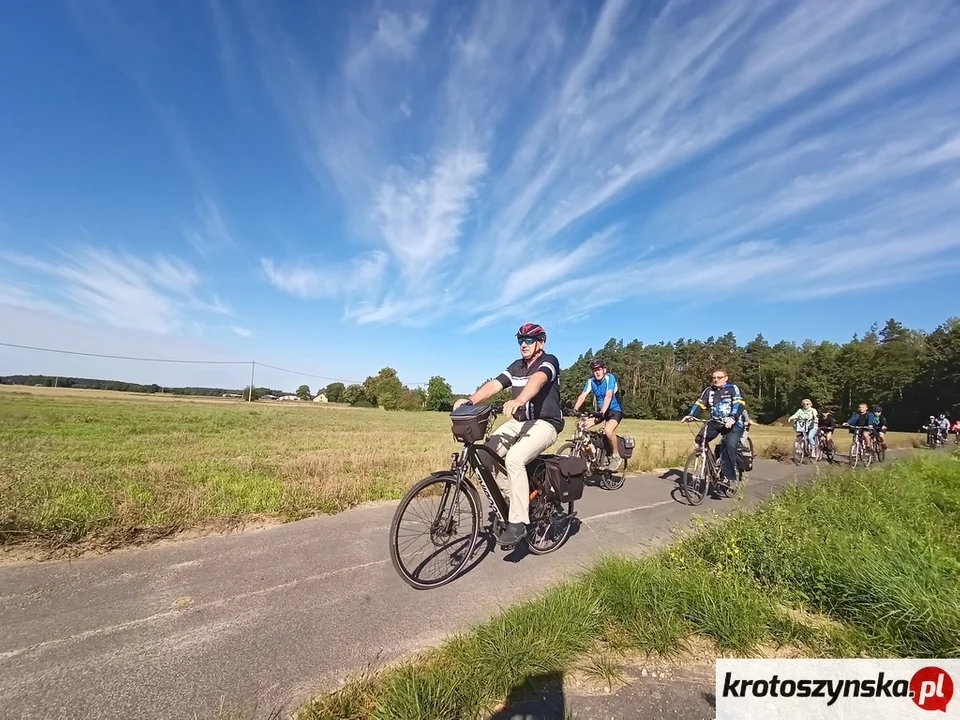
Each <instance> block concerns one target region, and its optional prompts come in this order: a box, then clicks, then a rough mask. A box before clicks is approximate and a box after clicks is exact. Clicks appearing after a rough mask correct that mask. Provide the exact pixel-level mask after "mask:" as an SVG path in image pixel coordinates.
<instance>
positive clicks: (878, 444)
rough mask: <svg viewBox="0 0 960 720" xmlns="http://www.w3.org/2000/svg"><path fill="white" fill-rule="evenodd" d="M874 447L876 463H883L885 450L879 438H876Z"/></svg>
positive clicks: (885, 455)
mask: <svg viewBox="0 0 960 720" xmlns="http://www.w3.org/2000/svg"><path fill="white" fill-rule="evenodd" d="M875 447H876V455H877V462H883V459H884V458H885V457H887V448H885V447H884V446H883V443H882V442H881V441H880V438H877V440H876V444H875Z"/></svg>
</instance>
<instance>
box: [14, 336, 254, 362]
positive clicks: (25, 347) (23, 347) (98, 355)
mask: <svg viewBox="0 0 960 720" xmlns="http://www.w3.org/2000/svg"><path fill="white" fill-rule="evenodd" d="M0 345H2V346H4V347H12V348H20V349H21V350H40V351H41V352H52V353H60V354H63V355H83V356H85V357H96V358H109V359H111V360H141V361H143V362H165V363H192V364H198V365H249V364H250V362H251V361H250V360H173V359H170V358H144V357H130V356H127V355H103V354H101V353H85V352H78V351H76V350H57V349H55V348H42V347H34V346H32V345H16V344H14V343H6V342H0Z"/></svg>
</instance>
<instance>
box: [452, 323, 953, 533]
mask: <svg viewBox="0 0 960 720" xmlns="http://www.w3.org/2000/svg"><path fill="white" fill-rule="evenodd" d="M516 337H517V342H518V344H519V345H520V358H519V359H517V360H514V361H513V362H512V363H511V364H510V365H509V366H507V368H506V370H504V371H503V372H501V373H500V374H499V375H497V377H495V378H494V379H492V380H488V381H487V382H486V383H484V384H483V385H481V386H480V387H479V388H477V390H476V391H475V392H474V393H473V394H471V395H470V396H469V397H467V398H462V399H460V400H457V402H456V403H455V404H454V406H453V409H454V411H456V410H457V409H458V408H459V407H461V406H462V405H465V404H471V405H472V404H477V403H482V402H484V401H485V400H488V399H489V398H491V397H493V396H494V395H496V394H497V393H498V392H500V391H501V390H504V389H506V388H510V391H511V398H510V400H508V401H506V402H505V403H504V404H503V413H504V415H506V416H507V417H509V418H510V419H509V420H508V421H507V422H505V423H503V424H502V425H501V426H500V427H499V428H497V430H496V432H494V433H491V435H490V437H489V438H488V440H487V446H488V447H489V448H490V449H491V450H493V451H494V452H496V453H497V454H498V455H499V456H500V457H501V458H503V460H504V466H505V468H506V479H505V481H504V479H502V478H501V476H500V474H499V473H497V474H496V477H497V483H498V484H499V485H500V487H501V489H502V490H503V491H504V496H505V497H506V498H507V499H508V501H509V506H510V511H509V517H508V522H507V523H506V524H505V526H504V528H503V531H502V532H501V534H500V536H499V537H498V538H497V541H498V542H499V543H500V544H501V545H514V544H516V543H517V542H519V541H520V540H521V539H522V538H523V537H524V536H525V534H526V526H527V525H528V524H529V522H530V519H529V502H530V499H529V486H528V479H527V474H526V466H527V463H529V462H530V461H531V460H533V459H534V458H536V457H537V455H539V454H540V453H542V452H544V451H545V450H546V449H547V448H549V447H550V446H551V445H553V443H554V442H556V439H557V437H558V435H559V433H560V432H561V431H562V430H563V426H564V418H563V410H562V407H561V403H560V362H559V361H558V360H557V358H556V357H555V356H554V355H551V354H549V353H547V352H545V351H544V347H545V345H546V342H547V333H546V330H544V329H543V327H542V326H541V325H538V324H537V323H525V324H523V325H521V326H520V328H519V329H518V330H517V333H516ZM590 370H591V374H590V376H589V377H588V378H587V379H586V382H584V385H583V389H582V391H581V392H580V395H579V396H578V397H577V400H576V402H575V403H574V406H573V409H574V411H575V412H579V410H580V407H581V406H582V405H583V403H584V402H585V401H586V400H587V399H588V398H589V396H590V395H593V397H594V401H595V403H596V408H597V411H596V413H594V414H593V417H594V418H596V419H597V420H598V421H599V422H603V423H604V435H605V436H606V438H607V440H608V442H609V446H608V447H609V448H610V451H609V453H608V459H607V465H606V467H605V469H609V470H611V471H616V470H617V469H618V468H619V467H620V464H621V462H622V459H621V458H620V456H619V454H618V445H617V436H616V430H617V426H618V425H619V424H620V422H621V421H622V420H623V407H622V406H621V402H620V388H619V384H618V382H617V378H616V377H615V376H614V375H613V373H611V372H609V371H608V370H607V366H606V364H605V363H604V361H603V360H601V359H599V358H595V359H594V360H592V361H591V363H590ZM704 412H709V415H710V421H709V422H706V423H704V425H703V427H702V428H701V429H700V430H699V432H698V433H697V436H696V440H697V442H698V443H702V442H704V441H706V442H708V443H709V442H711V441H712V440H714V439H715V438H716V437H717V436H720V437H721V438H722V442H721V444H720V445H721V453H720V454H721V465H722V473H723V476H724V478H726V479H727V482H733V481H734V480H735V479H736V477H737V473H736V461H737V448H738V446H739V445H740V443H741V441H742V440H743V439H744V432H745V431H746V430H747V428H749V426H750V424H751V420H750V417H749V414H748V413H747V407H746V403H745V402H744V399H743V395H742V393H741V392H740V388H739V387H738V386H737V384H736V383H734V382H731V380H730V378H729V376H728V375H727V371H726V369H725V368H722V367H718V368H715V369H714V370H713V372H712V373H711V376H710V384H709V385H708V386H707V387H706V388H704V390H703V392H702V393H701V394H700V397H699V398H697V400H696V401H695V402H694V403H693V405H692V406H691V407H690V409H689V411H688V412H687V414H686V415H685V416H684V417H683V418H681V420H680V422H684V423H686V422H691V421H693V420H694V419H699V418H700V416H701V415H702V414H703V413H704ZM789 419H790V421H791V422H792V423H794V427H795V428H797V431H798V432H803V433H804V435H805V436H806V438H807V442H808V443H809V445H810V451H811V455H812V454H813V451H814V450H815V445H816V442H817V436H818V434H822V435H823V437H824V439H825V441H826V442H828V443H830V442H832V436H833V432H834V429H835V427H836V423H835V420H834V418H833V413H832V411H831V410H829V409H824V410H823V411H822V412H818V411H817V410H816V408H814V407H813V403H812V402H811V401H810V400H809V399H804V400H803V401H802V402H801V403H800V408H799V409H798V410H797V411H796V412H795V413H794V414H793V415H791V416H790V418H789ZM934 420H935V418H934V417H933V416H931V417H930V423H931V425H932V424H933V423H934ZM940 422H941V423H942V422H946V423H947V425H946V426H944V432H946V428H947V427H949V422H948V421H946V416H945V415H941V416H940ZM842 426H843V427H849V428H850V433H851V434H852V433H855V432H858V428H866V429H867V430H868V432H864V433H863V434H864V441H865V444H866V445H867V448H868V449H872V446H873V443H874V442H879V443H884V434H885V432H886V430H887V419H886V416H885V415H884V413H883V408H881V407H880V406H879V405H873V406H872V407H870V406H868V405H867V403H860V404H859V407H858V409H857V411H856V412H854V413H853V415H851V416H850V418H849V419H848V420H847V421H846V422H845V423H843V424H842ZM924 427H926V426H924ZM938 427H941V425H940V424H938ZM955 427H956V431H957V432H958V433H960V422H957V423H956V425H955ZM861 432H862V431H861ZM884 447H885V443H884Z"/></svg>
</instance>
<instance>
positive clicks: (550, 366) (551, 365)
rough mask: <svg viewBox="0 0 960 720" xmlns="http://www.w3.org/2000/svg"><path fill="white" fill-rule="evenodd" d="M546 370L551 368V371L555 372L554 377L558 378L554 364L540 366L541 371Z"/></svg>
mask: <svg viewBox="0 0 960 720" xmlns="http://www.w3.org/2000/svg"><path fill="white" fill-rule="evenodd" d="M544 368H550V370H551V371H552V372H553V377H556V376H557V369H556V368H555V367H554V366H553V364H552V363H543V364H541V365H540V369H541V370H543V369H544Z"/></svg>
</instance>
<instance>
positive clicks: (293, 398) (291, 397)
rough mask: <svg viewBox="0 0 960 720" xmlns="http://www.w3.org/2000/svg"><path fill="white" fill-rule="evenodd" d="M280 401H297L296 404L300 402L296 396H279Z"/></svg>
mask: <svg viewBox="0 0 960 720" xmlns="http://www.w3.org/2000/svg"><path fill="white" fill-rule="evenodd" d="M280 399H281V400H295V401H297V402H299V401H300V398H298V397H297V396H296V395H281V396H280Z"/></svg>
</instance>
